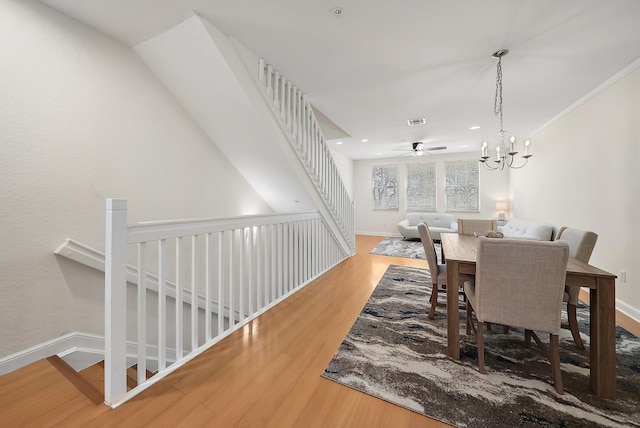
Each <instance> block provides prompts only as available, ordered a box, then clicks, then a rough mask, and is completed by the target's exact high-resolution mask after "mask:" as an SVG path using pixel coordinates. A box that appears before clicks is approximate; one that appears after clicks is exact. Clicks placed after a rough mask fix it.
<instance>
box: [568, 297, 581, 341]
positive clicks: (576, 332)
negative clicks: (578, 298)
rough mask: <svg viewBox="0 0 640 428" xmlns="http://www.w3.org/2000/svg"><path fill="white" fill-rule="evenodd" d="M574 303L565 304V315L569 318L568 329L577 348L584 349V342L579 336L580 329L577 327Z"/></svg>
mask: <svg viewBox="0 0 640 428" xmlns="http://www.w3.org/2000/svg"><path fill="white" fill-rule="evenodd" d="M576 309H577V307H576V305H571V304H567V317H568V318H569V329H570V330H571V334H572V335H573V341H574V342H576V346H577V347H578V348H579V349H584V343H582V338H581V337H580V330H579V329H578V317H577V315H576Z"/></svg>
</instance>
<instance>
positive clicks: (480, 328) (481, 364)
mask: <svg viewBox="0 0 640 428" xmlns="http://www.w3.org/2000/svg"><path fill="white" fill-rule="evenodd" d="M482 324H483V323H482V321H478V329H477V330H476V338H477V340H478V369H479V370H480V373H484V333H483V327H484V326H483V325H482Z"/></svg>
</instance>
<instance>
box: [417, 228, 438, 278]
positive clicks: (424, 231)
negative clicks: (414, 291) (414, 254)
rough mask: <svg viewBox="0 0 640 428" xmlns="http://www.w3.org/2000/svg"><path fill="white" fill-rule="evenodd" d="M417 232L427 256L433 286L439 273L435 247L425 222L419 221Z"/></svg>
mask: <svg viewBox="0 0 640 428" xmlns="http://www.w3.org/2000/svg"><path fill="white" fill-rule="evenodd" d="M418 232H419V233H420V240H421V241H422V247H423V248H424V254H425V256H427V264H428V265H429V273H430V274H431V280H432V282H433V283H434V286H435V284H436V283H437V278H438V274H439V273H440V272H439V271H438V256H437V255H436V248H435V247H434V246H433V239H431V233H429V227H428V226H427V223H425V222H420V223H419V224H418Z"/></svg>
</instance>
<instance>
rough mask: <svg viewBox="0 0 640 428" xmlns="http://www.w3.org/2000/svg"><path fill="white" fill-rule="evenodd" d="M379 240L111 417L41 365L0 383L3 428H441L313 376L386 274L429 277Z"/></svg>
mask: <svg viewBox="0 0 640 428" xmlns="http://www.w3.org/2000/svg"><path fill="white" fill-rule="evenodd" d="M381 239H382V238H381V237H371V236H358V237H357V240H356V244H357V254H356V255H355V256H354V257H352V258H350V259H349V260H346V261H345V262H343V263H341V264H340V265H339V266H337V267H336V268H334V269H333V270H332V271H330V272H329V273H327V274H325V275H323V276H322V277H321V278H319V279H318V280H316V281H314V282H313V283H312V284H310V285H308V286H307V287H305V288H304V289H302V290H300V291H299V292H298V293H296V294H295V295H294V296H292V297H291V298H289V299H288V300H287V301H285V302H283V303H281V304H280V305H278V306H277V307H276V308H273V309H271V310H270V311H269V312H267V313H266V314H264V315H262V316H261V317H260V318H259V319H257V320H255V321H254V322H252V323H251V324H249V325H247V326H245V327H244V328H243V329H242V330H240V331H238V332H236V333H235V334H233V335H232V336H230V337H228V338H227V339H225V340H224V341H222V342H221V343H220V344H218V345H217V346H216V347H214V349H211V350H209V351H207V352H205V353H204V354H203V355H201V356H199V357H198V358H196V359H195V360H194V361H192V362H190V363H188V364H187V365H185V367H183V368H182V369H180V370H178V371H177V372H176V373H173V374H172V375H170V376H168V377H167V378H166V379H165V380H163V381H161V382H160V383H158V384H157V385H155V386H153V387H151V388H150V389H148V390H147V391H144V392H143V393H142V394H140V395H139V396H137V397H136V398H134V399H133V400H131V401H129V402H128V403H125V404H124V405H122V406H120V407H118V408H117V409H115V410H111V409H109V408H108V407H106V406H105V405H102V404H101V405H98V406H96V405H93V404H92V403H91V402H90V401H89V400H88V399H87V398H86V397H84V396H83V395H82V394H80V393H79V392H78V391H77V390H76V389H75V388H74V387H73V386H72V385H71V384H70V383H69V382H68V381H66V379H64V378H63V377H62V375H61V374H59V373H58V372H57V371H56V370H55V369H54V368H53V366H51V365H50V364H49V363H48V362H47V361H41V362H38V363H36V364H33V365H31V366H29V367H25V368H23V369H21V370H18V371H16V372H13V373H10V374H8V375H5V376H3V377H0V425H1V426H3V427H27V426H33V427H48V426H58V427H104V426H118V427H142V426H154V427H174V426H175V427H177V426H184V427H200V426H215V427H263V426H264V427H278V428H283V427H441V426H446V425H444V424H442V423H440V422H437V421H434V420H431V419H429V418H426V417H423V416H420V415H418V414H416V413H414V412H411V411H408V410H405V409H403V408H400V407H397V406H394V405H392V404H389V403H387V402H385V401H382V400H378V399H376V398H373V397H371V396H369V395H367V394H363V393H360V392H357V391H354V390H352V389H350V388H347V387H344V386H341V385H339V384H337V383H335V382H332V381H329V380H327V379H324V378H322V377H321V376H320V374H321V373H322V371H323V370H324V368H325V366H326V365H327V363H328V362H329V360H330V359H331V357H332V356H333V354H334V352H335V351H336V349H337V348H338V346H339V345H340V343H341V341H342V339H343V338H344V336H345V335H346V333H347V332H348V331H349V328H350V327H351V325H352V324H353V322H354V321H355V319H356V317H357V316H358V314H359V313H360V311H361V309H362V307H363V306H364V305H365V303H366V302H367V299H368V298H369V295H370V294H371V292H372V291H373V289H374V287H375V285H376V284H377V282H378V280H379V279H380V277H381V276H382V274H383V273H384V271H385V270H386V268H387V267H388V266H389V264H396V265H405V266H419V267H426V261H421V260H411V259H405V258H396V257H384V256H372V255H369V251H370V250H371V249H373V248H374V247H375V245H376V244H377V243H378V242H379V241H380V240H381ZM630 327H631V329H632V330H635V331H634V333H635V334H636V335H637V334H638V332H639V331H640V326H638V325H637V324H633V322H631V323H630ZM627 328H629V327H627Z"/></svg>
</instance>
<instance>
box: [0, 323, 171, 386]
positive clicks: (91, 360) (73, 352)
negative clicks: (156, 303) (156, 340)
mask: <svg viewBox="0 0 640 428" xmlns="http://www.w3.org/2000/svg"><path fill="white" fill-rule="evenodd" d="M136 352H137V349H136V343H134V342H127V355H128V356H127V363H128V365H129V366H131V365H133V364H135V363H136V358H135V355H136ZM146 352H147V367H148V369H149V370H151V371H155V370H156V369H157V360H158V348H157V347H156V346H152V345H147V351H146ZM52 355H57V356H59V357H60V358H62V359H63V360H64V361H65V362H66V363H67V364H69V365H70V366H71V367H73V369H74V370H76V371H80V370H82V369H85V368H87V367H89V366H91V365H93V364H95V363H97V362H99V361H102V360H104V336H100V335H97V334H89V333H82V332H77V331H76V332H73V333H69V334H65V335H64V336H60V337H58V338H56V339H52V340H49V341H47V342H44V343H41V344H39V345H36V346H32V347H31V348H28V349H25V350H23V351H20V352H16V353H15V354H11V355H8V356H6V357H3V358H0V376H2V375H4V374H7V373H11V372H12V371H15V370H18V369H20V368H22V367H25V366H28V365H29V364H33V363H35V362H36V361H40V360H42V359H44V358H47V357H50V356H52ZM173 361H175V350H174V349H167V362H173Z"/></svg>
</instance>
